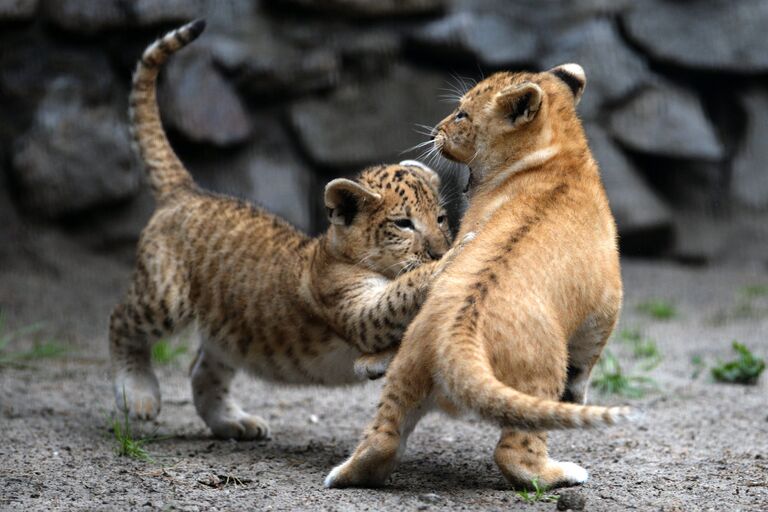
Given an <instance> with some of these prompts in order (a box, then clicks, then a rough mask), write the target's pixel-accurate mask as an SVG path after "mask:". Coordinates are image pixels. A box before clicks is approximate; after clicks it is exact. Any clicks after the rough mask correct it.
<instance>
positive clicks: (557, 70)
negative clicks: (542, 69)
mask: <svg viewBox="0 0 768 512" xmlns="http://www.w3.org/2000/svg"><path fill="white" fill-rule="evenodd" d="M549 73H552V74H553V75H555V76H556V77H557V78H559V79H560V80H562V81H563V82H565V85H567V86H568V88H569V89H570V90H571V92H572V93H573V103H574V104H575V105H578V104H579V100H581V95H582V94H584V87H586V85H587V75H586V74H585V73H584V68H582V67H581V66H579V65H578V64H574V63H570V64H562V65H560V66H557V67H554V68H552V69H550V70H549Z"/></svg>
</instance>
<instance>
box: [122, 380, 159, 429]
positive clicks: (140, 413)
mask: <svg viewBox="0 0 768 512" xmlns="http://www.w3.org/2000/svg"><path fill="white" fill-rule="evenodd" d="M115 400H116V402H117V408H118V409H119V410H121V411H127V412H128V415H129V416H130V417H131V418H134V419H138V420H145V421H146V420H153V419H155V418H157V415H158V414H160V386H159V385H158V382H157V378H156V377H155V376H154V375H151V374H148V375H126V376H122V377H118V378H116V379H115Z"/></svg>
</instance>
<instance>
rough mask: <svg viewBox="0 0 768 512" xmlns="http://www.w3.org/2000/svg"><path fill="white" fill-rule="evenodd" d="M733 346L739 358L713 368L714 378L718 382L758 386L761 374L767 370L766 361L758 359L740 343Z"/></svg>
mask: <svg viewBox="0 0 768 512" xmlns="http://www.w3.org/2000/svg"><path fill="white" fill-rule="evenodd" d="M732 346H733V350H735V351H736V352H737V353H738V355H739V357H738V358H737V359H735V360H733V361H728V362H725V363H723V362H721V363H720V364H718V365H717V366H715V367H714V368H712V376H713V377H714V378H715V380H716V381H718V382H727V383H730V384H750V385H751V384H756V383H757V380H758V379H759V378H760V374H761V373H763V370H765V360H763V359H762V358H759V357H756V356H755V355H754V354H752V352H750V350H749V349H748V348H747V347H746V346H745V345H743V344H741V343H739V342H738V341H734V342H733V345H732Z"/></svg>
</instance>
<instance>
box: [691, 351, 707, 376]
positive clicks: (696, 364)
mask: <svg viewBox="0 0 768 512" xmlns="http://www.w3.org/2000/svg"><path fill="white" fill-rule="evenodd" d="M691 366H693V373H692V374H691V378H692V379H697V378H699V375H701V372H703V371H704V369H705V368H706V364H705V363H704V359H702V357H701V356H700V355H698V354H697V355H694V356H691Z"/></svg>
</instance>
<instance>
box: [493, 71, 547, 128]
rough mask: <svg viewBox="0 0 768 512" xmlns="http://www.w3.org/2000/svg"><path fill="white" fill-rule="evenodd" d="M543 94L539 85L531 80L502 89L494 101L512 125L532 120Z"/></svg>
mask: <svg viewBox="0 0 768 512" xmlns="http://www.w3.org/2000/svg"><path fill="white" fill-rule="evenodd" d="M543 96H544V93H543V91H542V90H541V87H539V86H538V85H536V84H534V83H533V82H523V83H522V84H518V85H510V86H509V87H506V88H504V89H502V90H501V91H500V92H499V93H498V94H496V97H495V98H494V101H495V102H496V108H497V109H498V110H499V111H501V112H502V113H503V114H504V115H505V116H507V117H508V118H509V120H510V121H512V124H513V125H518V124H523V123H528V122H531V121H533V118H534V117H536V114H537V113H538V112H539V108H540V107H541V100H542V98H543Z"/></svg>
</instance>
